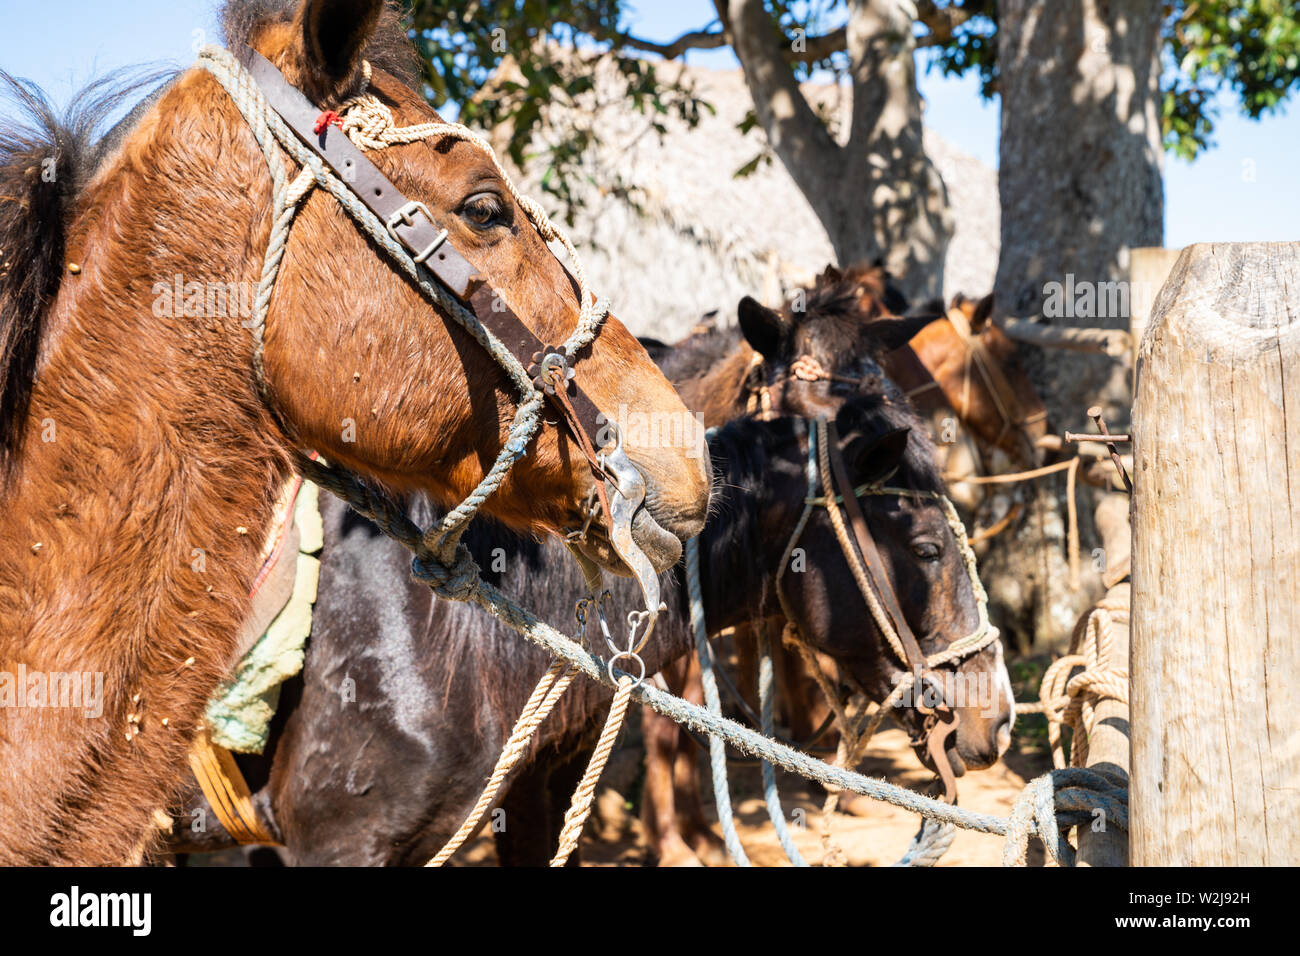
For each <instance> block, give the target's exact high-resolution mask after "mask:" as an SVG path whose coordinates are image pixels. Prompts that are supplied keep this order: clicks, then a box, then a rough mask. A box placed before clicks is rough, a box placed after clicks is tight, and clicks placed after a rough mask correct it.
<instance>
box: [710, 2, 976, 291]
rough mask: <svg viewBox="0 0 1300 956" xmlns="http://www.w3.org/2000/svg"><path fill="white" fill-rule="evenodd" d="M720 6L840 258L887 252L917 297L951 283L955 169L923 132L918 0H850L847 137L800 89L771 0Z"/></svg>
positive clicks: (777, 140) (755, 92) (758, 102)
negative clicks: (939, 164) (915, 26)
mask: <svg viewBox="0 0 1300 956" xmlns="http://www.w3.org/2000/svg"><path fill="white" fill-rule="evenodd" d="M716 6H717V8H718V13H719V15H720V16H721V18H722V21H723V23H724V24H725V25H726V29H727V32H728V35H729V37H730V40H731V44H732V47H733V48H734V49H735V51H736V56H737V57H738V58H739V60H740V63H741V66H742V68H743V69H744V73H745V80H746V83H747V84H748V86H749V90H750V94H751V95H752V97H753V100H754V108H755V113H756V115H757V117H758V120H759V122H760V123H761V124H762V126H763V129H764V131H765V132H766V133H767V138H768V141H769V143H771V146H772V150H773V152H775V153H776V155H777V156H778V157H779V158H780V160H781V162H782V163H783V164H784V165H785V167H786V169H787V170H788V171H789V173H790V175H791V177H792V178H793V179H794V181H795V183H796V184H797V185H798V186H799V188H800V189H801V190H802V191H803V193H804V195H805V196H806V197H807V198H808V202H809V204H810V205H811V206H812V208H813V210H814V211H815V212H816V213H817V216H818V218H819V219H820V220H821V223H822V226H823V228H825V230H826V234H827V236H828V237H829V238H830V241H831V245H832V247H833V248H834V249H835V255H836V258H837V259H838V260H839V262H840V264H841V265H850V264H854V263H859V262H871V261H874V260H876V259H884V261H885V264H886V266H887V267H888V268H889V270H890V272H892V273H893V274H894V275H895V277H897V278H898V280H899V282H900V284H901V286H902V288H903V290H904V292H905V293H906V294H907V295H908V296H909V297H911V298H914V299H917V298H926V297H931V296H937V295H940V294H942V291H943V260H944V255H945V253H946V252H947V248H948V240H949V238H950V236H951V235H952V222H951V216H950V214H949V210H948V195H947V191H946V190H945V188H944V185H943V180H942V179H941V178H940V176H939V173H938V171H937V170H936V169H935V167H934V165H933V163H931V162H930V160H929V158H928V157H927V156H926V155H925V150H924V147H923V145H922V140H921V97H920V94H919V93H918V92H917V89H916V65H915V58H914V55H915V52H916V44H915V41H914V39H913V35H912V23H913V19H912V18H913V14H914V11H913V10H912V9H910V8H911V5H910V4H908V3H905V2H903V0H850V3H849V22H848V25H847V29H846V40H847V49H848V54H849V62H850V66H849V73H850V77H851V79H852V81H853V108H852V112H851V115H850V119H849V124H848V130H847V136H846V137H844V142H843V144H841V143H838V142H836V140H835V138H834V137H833V136H832V135H831V133H830V132H829V131H828V130H827V128H826V124H825V123H824V122H823V120H822V119H821V117H819V116H818V115H817V113H816V111H815V110H814V109H813V108H812V106H811V105H810V104H809V103H808V101H807V99H805V97H804V96H803V94H802V92H800V90H799V84H798V83H797V82H796V80H795V77H794V74H793V72H792V70H791V68H790V66H789V64H788V63H787V62H786V60H785V58H784V56H783V55H782V50H781V47H780V43H779V37H778V35H777V33H776V30H775V28H774V26H773V23H772V19H771V17H770V16H769V14H768V12H767V10H766V7H765V5H764V3H763V0H717V2H716ZM796 42H797V41H796Z"/></svg>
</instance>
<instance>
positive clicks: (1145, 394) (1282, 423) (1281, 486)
mask: <svg viewBox="0 0 1300 956" xmlns="http://www.w3.org/2000/svg"><path fill="white" fill-rule="evenodd" d="M1298 383H1300V243H1247V244H1231V243H1223V244H1218V243H1216V244H1206V245H1196V246H1190V247H1188V248H1187V249H1184V250H1183V253H1182V255H1181V256H1180V257H1179V258H1178V262H1177V264H1176V265H1175V266H1174V269H1173V272H1172V273H1171V274H1170V276H1169V280H1168V282H1167V283H1166V284H1165V287H1164V289H1163V290H1162V291H1161V293H1160V296H1159V298H1158V299H1157V300H1156V304H1155V307H1154V309H1153V310H1152V315H1151V320H1150V323H1149V325H1148V327H1147V330H1146V334H1145V336H1144V337H1143V339H1142V344H1141V347H1140V349H1139V352H1138V369H1137V397H1136V403H1135V405H1134V410H1133V432H1134V437H1135V441H1136V445H1135V448H1134V468H1135V472H1136V474H1135V489H1134V495H1133V556H1132V563H1133V588H1132V595H1133V609H1132V633H1131V641H1132V652H1131V661H1130V668H1129V671H1130V675H1131V676H1130V697H1131V704H1132V735H1133V755H1132V757H1133V761H1132V762H1133V766H1132V789H1131V793H1130V800H1129V803H1130V813H1131V833H1130V837H1131V842H1130V847H1131V862H1132V864H1133V865H1134V866H1195V865H1290V866H1294V865H1296V864H1297V863H1300V389H1298V388H1297V384H1298Z"/></svg>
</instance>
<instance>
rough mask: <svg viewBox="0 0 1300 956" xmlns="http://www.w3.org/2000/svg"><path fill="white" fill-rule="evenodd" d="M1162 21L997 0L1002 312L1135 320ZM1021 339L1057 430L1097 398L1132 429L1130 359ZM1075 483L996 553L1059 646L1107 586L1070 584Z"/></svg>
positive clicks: (1153, 186)
mask: <svg viewBox="0 0 1300 956" xmlns="http://www.w3.org/2000/svg"><path fill="white" fill-rule="evenodd" d="M1160 17H1161V5H1160V4H1158V3H1152V2H1150V0H1105V2H1103V0H1051V2H1047V3H1044V2H1042V0H999V3H998V69H999V78H998V85H999V91H1000V95H1001V101H1002V139H1001V146H1000V157H999V168H998V189H999V193H1000V199H1001V207H1002V227H1001V256H1000V258H999V261H998V273H997V280H996V284H995V291H996V293H997V311H998V312H999V313H1000V314H1001V315H1011V316H1036V315H1044V316H1046V317H1048V318H1049V319H1050V321H1051V323H1052V324H1054V325H1062V326H1074V327H1081V326H1082V327H1088V326H1091V327H1101V328H1114V329H1127V328H1128V325H1129V315H1128V311H1129V299H1130V297H1129V295H1128V292H1129V289H1128V285H1127V281H1126V280H1127V266H1128V262H1127V250H1128V249H1130V248H1132V247H1136V246H1158V245H1160V244H1161V240H1162V233H1163V219H1164V200H1163V193H1162V183H1161V158H1162V146H1161V134H1160V110H1159V86H1158V81H1159V67H1160V61H1159V56H1158V50H1159V41H1160ZM1023 351H1024V353H1025V354H1024V359H1025V364H1026V367H1027V370H1028V372H1029V374H1030V376H1031V378H1032V379H1033V381H1034V384H1035V386H1037V388H1038V390H1039V392H1040V393H1041V394H1042V396H1043V399H1044V402H1045V403H1046V405H1047V408H1048V411H1049V413H1050V414H1051V418H1052V422H1053V425H1054V427H1055V429H1056V430H1064V429H1071V430H1075V431H1083V430H1084V429H1085V428H1086V427H1087V425H1088V420H1087V417H1086V414H1085V410H1086V409H1087V408H1088V407H1089V406H1090V405H1097V404H1099V405H1101V406H1102V407H1103V409H1105V411H1106V414H1107V419H1108V421H1109V423H1110V424H1111V425H1112V426H1115V430H1116V431H1126V430H1127V425H1128V416H1129V403H1130V393H1129V388H1128V381H1127V375H1126V374H1125V370H1124V368H1123V366H1122V365H1121V364H1120V363H1118V362H1116V361H1114V360H1112V359H1110V358H1107V357H1104V356H1088V355H1081V354H1078V353H1074V352H1061V351H1059V350H1043V349H1037V348H1026V349H1024V350H1023ZM1064 484H1065V483H1064V482H1063V481H1062V482H1057V483H1056V484H1055V486H1053V485H1049V484H1046V483H1041V488H1039V489H1037V495H1036V499H1035V501H1034V502H1033V506H1032V507H1031V509H1030V514H1029V520H1028V522H1027V523H1026V525H1025V526H1024V527H1022V528H1021V529H1020V533H1018V534H1017V535H1016V536H1015V538H1014V540H1012V539H1008V542H1006V545H1007V546H1008V547H1010V546H1011V545H1012V544H1014V545H1016V546H1024V547H1025V548H1026V551H1025V554H1024V555H1023V556H1014V555H1000V556H999V557H1000V558H1001V559H1002V561H1001V563H1003V564H1005V565H1006V568H1005V570H1006V571H1007V572H1009V573H1010V574H1011V575H1013V577H1014V579H1015V580H1016V581H1017V582H1020V585H1019V586H1020V590H1019V592H1018V593H1019V594H1020V595H1022V596H1023V598H1024V599H1027V600H1028V602H1029V603H1027V604H1024V605H1021V606H1019V607H1007V608H1004V609H1000V610H1002V611H1003V612H1004V613H1007V614H1010V615H1012V617H1014V618H1015V619H1017V620H1018V621H1019V622H1020V624H1021V626H1028V627H1029V628H1031V629H1032V632H1033V633H1034V634H1035V635H1036V637H1037V638H1038V639H1040V640H1043V639H1046V641H1047V642H1048V643H1049V644H1050V643H1051V642H1053V640H1054V639H1058V638H1060V637H1062V636H1063V635H1065V634H1068V627H1069V624H1068V623H1066V622H1070V621H1073V620H1074V618H1075V617H1076V616H1077V615H1078V613H1079V611H1080V610H1082V609H1083V608H1084V607H1086V606H1087V605H1088V604H1089V603H1090V602H1091V600H1092V599H1093V598H1094V597H1095V596H1097V595H1098V594H1099V593H1100V583H1099V580H1098V577H1097V575H1096V574H1095V573H1091V572H1090V573H1089V574H1088V575H1087V577H1086V578H1085V581H1084V583H1085V587H1084V588H1083V589H1082V590H1080V591H1079V592H1077V593H1071V592H1069V591H1068V590H1067V588H1066V586H1065V584H1064V583H1063V582H1065V581H1066V579H1067V575H1066V569H1065V541H1064V530H1065V522H1064V521H1063V520H1061V519H1062V516H1063V514H1064V511H1065V508H1064V501H1063V498H1062V497H1061V496H1062V493H1063V491H1064ZM1091 494H1092V493H1091V492H1090V491H1085V492H1084V493H1083V494H1082V495H1081V498H1080V501H1079V503H1078V504H1079V516H1080V519H1081V521H1082V527H1081V529H1080V531H1081V537H1082V541H1083V549H1084V555H1085V556H1086V555H1087V554H1088V551H1089V550H1090V549H1091V548H1093V547H1095V546H1096V545H1097V544H1098V543H1099V542H1098V541H1097V540H1096V536H1095V533H1094V532H1093V529H1092V527H1091V520H1090V519H1091V515H1092V512H1093V507H1092V502H1091V501H1090V498H1091ZM1083 567H1084V568H1085V569H1088V568H1090V567H1091V562H1088V561H1084V562H1083ZM994 583H995V584H996V582H994Z"/></svg>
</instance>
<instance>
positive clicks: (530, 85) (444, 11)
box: [410, 0, 711, 223]
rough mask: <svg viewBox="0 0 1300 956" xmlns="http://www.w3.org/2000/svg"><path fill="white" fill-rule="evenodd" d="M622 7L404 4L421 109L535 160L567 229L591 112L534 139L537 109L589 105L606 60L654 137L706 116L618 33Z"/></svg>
mask: <svg viewBox="0 0 1300 956" xmlns="http://www.w3.org/2000/svg"><path fill="white" fill-rule="evenodd" d="M627 6H628V5H627V3H626V2H625V0H567V2H566V0H487V2H477V3H468V4H467V3H465V2H464V0H458V2H448V0H413V2H411V3H410V17H411V31H410V32H411V36H412V39H413V40H414V41H415V43H416V49H417V51H418V52H419V54H420V58H421V60H422V66H423V78H424V82H425V86H426V90H425V94H426V96H427V98H428V99H429V101H430V102H431V103H432V104H433V106H434V107H435V108H436V109H442V108H445V107H446V106H447V105H448V104H453V105H454V106H455V107H456V108H458V109H459V118H460V120H461V121H462V122H464V123H467V124H469V125H471V126H478V127H480V128H485V129H486V128H493V129H509V130H510V133H511V136H510V143H509V146H508V148H507V149H506V153H507V155H508V156H509V157H510V159H511V160H512V161H513V162H514V163H515V165H517V166H521V167H522V166H523V165H524V164H525V162H527V161H528V160H530V159H536V158H538V157H544V158H545V160H546V163H547V166H546V171H545V173H544V175H543V177H542V189H543V191H544V192H546V193H547V194H549V195H551V196H553V197H555V198H556V199H557V200H559V202H560V203H561V205H562V206H563V207H564V208H565V218H566V219H568V220H569V222H570V223H572V220H573V213H574V210H575V208H576V207H577V206H578V205H580V202H581V201H580V198H579V191H577V190H575V186H576V185H577V184H579V183H581V182H584V181H589V177H585V175H584V174H583V173H582V170H581V167H582V161H583V157H584V155H586V154H587V152H588V151H589V150H590V149H591V147H592V146H593V144H594V142H595V133H594V131H593V129H592V126H591V122H590V113H591V111H590V110H582V109H574V110H563V111H559V112H561V113H562V114H563V115H564V117H565V121H566V123H567V125H561V126H560V127H557V128H548V129H546V131H545V132H546V136H545V141H543V140H542V137H540V136H539V135H538V134H539V133H541V132H542V131H543V121H544V119H545V120H546V121H547V122H551V121H553V120H554V119H555V113H554V112H553V113H551V114H550V115H548V114H547V111H546V110H545V109H544V107H545V106H546V105H548V104H552V103H558V104H562V105H573V104H575V103H577V102H578V101H579V100H580V99H583V98H586V100H588V101H589V100H590V99H591V98H592V97H593V96H594V93H595V90H594V83H593V74H594V72H595V70H596V69H597V68H598V64H599V63H601V62H603V61H606V60H612V61H613V64H614V67H615V70H614V72H615V74H616V75H617V76H618V77H619V79H620V81H621V83H622V87H621V90H620V93H621V95H622V97H623V99H624V100H625V102H626V103H627V104H628V105H629V106H631V107H632V108H633V109H635V110H637V111H638V112H640V113H642V114H644V115H646V116H647V117H651V118H652V122H651V128H652V130H653V131H655V132H657V133H662V132H663V131H664V129H665V127H664V125H663V122H662V121H661V120H659V119H654V118H655V117H668V116H676V117H679V118H681V119H682V120H683V121H685V122H686V123H687V124H688V125H690V126H694V125H696V124H697V123H698V122H699V120H700V116H701V115H702V113H703V111H705V110H709V109H711V107H710V106H709V105H708V104H707V103H705V102H703V101H702V100H701V99H700V98H699V97H698V96H696V95H695V93H694V91H693V90H692V89H690V88H689V86H687V85H685V84H683V83H681V82H679V81H678V80H677V79H675V78H674V77H671V76H669V77H665V76H662V75H661V74H660V72H659V71H658V70H656V64H655V63H654V62H652V61H650V60H647V59H644V58H642V57H640V56H637V55H634V51H633V50H632V49H631V48H630V47H628V45H627V42H626V41H627V34H626V33H625V32H624V29H623V21H624V19H625V13H626V9H627ZM584 113H585V114H587V115H586V116H584ZM530 151H531V152H530ZM607 188H614V189H615V190H616V191H617V190H621V189H624V188H627V187H624V186H622V185H620V184H616V185H615V186H614V187H607Z"/></svg>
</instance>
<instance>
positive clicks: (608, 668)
mask: <svg viewBox="0 0 1300 956" xmlns="http://www.w3.org/2000/svg"><path fill="white" fill-rule="evenodd" d="M624 657H627V658H631V659H632V660H634V661H636V662H637V666H638V667H639V668H640V671H641V674H640V676H639V677H637V679H636V680H635V681H634V682H633V684H632V686H633V687H639V686H640V685H641V683H642V682H643V681H644V680H645V661H643V660H641V655H640V654H637V653H636V652H635V651H619V652H618V653H617V654H615V655H614V656H613V657H611V658H610V659H609V660H608V661H606V663H605V672H606V673H607V674H609V679H610V680H612V681H613V682H614V683H615V684H617V683H618V678H617V677H615V676H614V662H615V661H617V660H619V659H620V658H624ZM624 673H625V674H626V673H627V672H626V671H624ZM627 676H628V677H631V676H632V675H631V674H627Z"/></svg>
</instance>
